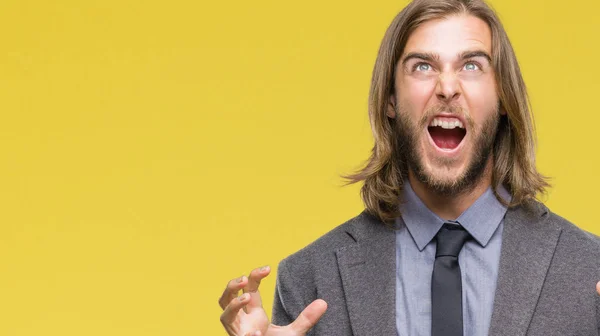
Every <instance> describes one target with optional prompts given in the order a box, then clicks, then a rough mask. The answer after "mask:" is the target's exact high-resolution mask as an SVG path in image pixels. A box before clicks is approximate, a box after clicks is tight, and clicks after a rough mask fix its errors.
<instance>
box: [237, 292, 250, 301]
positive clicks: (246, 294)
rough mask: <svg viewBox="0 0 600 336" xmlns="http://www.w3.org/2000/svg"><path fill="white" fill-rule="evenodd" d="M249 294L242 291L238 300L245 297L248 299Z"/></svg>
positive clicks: (242, 299) (243, 299)
mask: <svg viewBox="0 0 600 336" xmlns="http://www.w3.org/2000/svg"><path fill="white" fill-rule="evenodd" d="M249 296H250V295H248V293H244V294H242V295H240V297H239V300H240V301H245V300H246V299H248V297H249Z"/></svg>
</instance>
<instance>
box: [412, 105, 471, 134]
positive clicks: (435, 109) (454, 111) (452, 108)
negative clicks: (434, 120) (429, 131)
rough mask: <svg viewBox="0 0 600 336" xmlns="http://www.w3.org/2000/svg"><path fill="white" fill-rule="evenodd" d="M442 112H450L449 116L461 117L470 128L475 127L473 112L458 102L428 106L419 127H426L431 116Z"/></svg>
mask: <svg viewBox="0 0 600 336" xmlns="http://www.w3.org/2000/svg"><path fill="white" fill-rule="evenodd" d="M442 112H444V113H446V114H448V113H449V115H448V117H453V116H456V117H461V118H462V119H463V120H465V121H466V122H467V125H465V126H469V128H471V127H473V118H471V114H470V113H469V111H468V110H467V109H465V108H463V107H462V106H460V105H456V104H438V105H435V106H432V107H430V108H428V109H427V110H426V111H425V113H423V116H422V117H421V120H420V121H419V127H420V128H424V127H426V126H427V125H428V124H429V121H430V120H431V117H433V116H435V115H438V114H440V113H442Z"/></svg>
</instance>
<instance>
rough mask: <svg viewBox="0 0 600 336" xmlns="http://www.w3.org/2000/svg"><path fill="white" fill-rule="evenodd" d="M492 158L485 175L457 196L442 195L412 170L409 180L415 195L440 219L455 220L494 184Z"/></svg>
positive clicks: (487, 164) (486, 167) (484, 172)
mask: <svg viewBox="0 0 600 336" xmlns="http://www.w3.org/2000/svg"><path fill="white" fill-rule="evenodd" d="M492 166H493V162H492V158H491V157H490V158H489V159H488V161H487V163H486V166H485V169H484V171H483V174H482V175H481V177H480V178H479V180H478V181H477V183H476V184H475V185H474V186H473V187H472V188H470V189H468V190H466V191H464V192H461V193H458V194H455V195H449V196H448V195H440V194H439V193H436V192H435V191H433V190H431V189H430V188H428V187H427V186H426V185H425V184H424V183H422V182H421V181H419V180H418V179H417V178H416V177H415V176H414V174H413V173H412V171H411V170H409V173H408V180H409V182H410V185H411V187H412V189H413V190H414V192H415V194H417V196H418V197H419V198H420V199H421V201H422V202H423V203H424V204H425V206H427V208H429V210H431V211H432V212H433V213H435V214H436V215H438V216H439V217H440V218H442V219H445V220H455V219H457V218H458V216H460V215H461V214H462V213H463V212H464V211H465V210H467V209H468V208H469V207H470V206H471V205H472V204H473V203H475V201H476V200H477V199H478V198H479V196H481V195H482V194H483V193H484V192H485V191H486V190H487V189H488V188H489V186H490V185H491V184H492Z"/></svg>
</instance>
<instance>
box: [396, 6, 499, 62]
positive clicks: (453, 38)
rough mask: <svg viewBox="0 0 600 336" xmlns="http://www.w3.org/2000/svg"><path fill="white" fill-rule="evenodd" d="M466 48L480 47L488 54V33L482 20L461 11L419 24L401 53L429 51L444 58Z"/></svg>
mask: <svg viewBox="0 0 600 336" xmlns="http://www.w3.org/2000/svg"><path fill="white" fill-rule="evenodd" d="M467 50H482V51H486V52H487V53H488V54H491V52H492V34H491V31H490V27H489V26H488V25H487V23H485V22H484V21H483V20H481V19H479V18H477V17H475V16H472V15H467V14H462V15H453V16H450V17H447V18H443V19H436V20H431V21H427V22H425V23H423V24H422V25H420V26H419V27H418V28H417V29H415V31H414V32H413V33H412V34H411V35H410V36H409V38H408V41H407V43H406V46H405V47H404V52H403V54H404V55H405V54H407V53H409V52H431V53H435V54H438V55H440V57H442V58H448V57H456V55H457V54H458V53H460V52H463V51H467Z"/></svg>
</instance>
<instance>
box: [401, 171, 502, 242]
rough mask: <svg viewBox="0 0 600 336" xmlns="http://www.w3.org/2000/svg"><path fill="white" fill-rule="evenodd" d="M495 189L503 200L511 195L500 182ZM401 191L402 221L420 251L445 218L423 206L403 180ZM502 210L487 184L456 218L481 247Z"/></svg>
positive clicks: (492, 232) (495, 228) (495, 224)
mask: <svg viewBox="0 0 600 336" xmlns="http://www.w3.org/2000/svg"><path fill="white" fill-rule="evenodd" d="M497 191H498V194H499V195H500V196H501V197H502V198H503V199H505V200H507V201H510V199H511V195H510V193H509V192H508V191H507V190H506V188H504V187H503V186H502V185H500V186H499V187H498V188H497ZM402 194H403V198H402V200H403V202H402V203H401V204H400V213H401V217H402V220H403V221H404V223H405V224H406V227H407V229H408V231H409V232H410V235H411V236H412V238H413V240H414V241H415V244H416V245H417V247H418V248H419V251H423V249H424V248H425V246H427V244H429V242H430V241H431V240H432V239H433V238H434V237H435V235H436V234H437V233H438V231H439V230H440V229H441V228H442V225H443V224H444V223H445V222H446V220H444V219H442V218H440V217H439V216H438V215H436V214H435V213H433V212H432V211H431V210H429V208H427V206H425V204H424V203H423V201H421V199H420V198H419V197H418V196H417V194H415V192H414V190H413V189H412V187H411V186H410V183H408V182H407V183H406V184H405V185H404V188H403V192H402ZM506 210H507V208H506V206H504V205H503V204H502V203H500V201H498V199H497V198H496V196H495V195H494V192H493V191H492V188H491V187H490V188H488V189H487V190H486V191H485V192H484V193H483V194H482V195H481V196H479V198H478V199H477V200H476V201H475V202H474V203H473V204H472V205H471V206H470V207H469V208H468V209H467V210H465V211H464V212H463V213H462V214H461V215H460V216H459V217H458V218H457V219H456V221H457V222H459V223H460V224H461V225H462V226H463V227H464V228H465V230H467V232H469V234H470V235H471V236H472V237H473V238H474V239H475V240H476V241H477V242H478V243H479V244H480V245H481V246H483V247H485V246H486V245H487V243H488V242H489V241H490V239H491V238H492V235H493V234H494V232H496V230H497V229H498V226H499V225H500V222H501V221H502V219H503V218H504V215H505V214H506ZM398 220H399V218H398V219H397V221H398Z"/></svg>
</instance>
